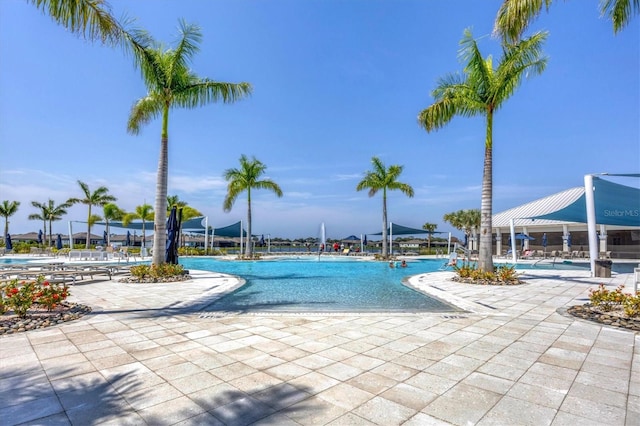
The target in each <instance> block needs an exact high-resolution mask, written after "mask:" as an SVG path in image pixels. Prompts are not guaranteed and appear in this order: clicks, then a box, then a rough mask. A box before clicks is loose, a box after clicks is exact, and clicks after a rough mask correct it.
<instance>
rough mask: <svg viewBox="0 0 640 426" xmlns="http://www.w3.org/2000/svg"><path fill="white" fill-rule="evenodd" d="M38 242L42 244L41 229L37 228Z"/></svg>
mask: <svg viewBox="0 0 640 426" xmlns="http://www.w3.org/2000/svg"><path fill="white" fill-rule="evenodd" d="M38 244H42V229H38Z"/></svg>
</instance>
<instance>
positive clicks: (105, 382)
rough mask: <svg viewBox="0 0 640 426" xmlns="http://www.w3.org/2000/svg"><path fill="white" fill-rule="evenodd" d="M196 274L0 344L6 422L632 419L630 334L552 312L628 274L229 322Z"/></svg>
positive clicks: (639, 345) (638, 389) (635, 401)
mask: <svg viewBox="0 0 640 426" xmlns="http://www.w3.org/2000/svg"><path fill="white" fill-rule="evenodd" d="M191 272H192V274H193V276H194V279H193V280H191V281H188V282H184V283H176V284H123V283H118V282H117V281H115V280H114V281H95V282H91V283H81V284H77V285H75V286H74V287H73V288H72V297H71V299H70V300H71V301H77V302H81V303H83V304H86V305H89V306H91V307H92V308H93V312H92V313H91V314H89V315H86V316H85V317H83V318H81V319H79V320H75V321H72V322H68V323H64V324H61V325H59V326H55V327H51V328H47V329H42V330H35V331H29V332H27V333H21V334H15V335H7V336H2V337H0V424H2V425H16V424H47V425H58V424H59V425H69V424H73V425H88V424H116V425H123V424H150V425H165V424H166V425H170V424H179V425H249V424H252V425H253V424H255V425H285V426H286V425H385V426H387V425H411V426H415V425H449V424H453V425H474V424H477V425H536V426H537V425H558V426H561V425H572V426H573V425H576V424H580V425H620V426H637V425H640V336H639V335H638V334H637V333H632V332H629V331H624V330H621V329H615V328H612V327H607V326H602V325H599V324H595V323H591V322H587V321H584V320H578V319H576V318H573V317H570V316H567V315H566V314H563V311H562V308H566V307H569V306H571V305H577V304H584V303H585V302H586V301H587V300H588V289H589V288H594V287H595V286H597V285H598V284H599V283H601V282H604V283H605V284H606V285H607V286H608V287H610V288H611V289H614V288H615V287H616V286H617V285H619V284H625V285H626V287H627V289H629V288H630V287H632V286H633V282H632V280H633V279H634V277H633V275H632V274H615V273H614V274H613V277H612V278H590V277H588V273H586V272H581V271H556V270H529V271H524V275H523V278H524V279H525V280H526V284H523V285H519V286H508V287H506V286H505V287H495V286H490V287H488V286H477V285H469V284H460V283H455V282H452V281H450V280H449V279H448V278H449V277H450V276H451V275H452V273H451V272H437V273H431V274H421V275H419V276H415V277H413V278H412V280H411V282H412V284H413V285H414V286H415V287H417V288H420V289H421V290H423V291H425V292H427V293H430V294H433V295H436V296H438V297H441V298H443V299H445V300H447V301H449V302H452V303H455V304H456V305H458V306H461V307H463V308H465V309H467V311H466V312H463V313H461V312H452V313H450V314H442V313H439V314H424V313H420V314H413V313H406V314H304V313H300V314H259V315H258V314H256V315H252V314H244V315H224V314H221V313H218V312H207V311H206V306H207V305H208V304H209V303H210V301H211V300H212V298H215V297H216V295H218V294H220V293H221V292H223V291H226V290H228V289H229V288H231V287H233V286H234V285H235V284H236V281H235V279H234V278H232V277H228V276H224V275H221V274H217V273H204V272H198V271H191ZM202 309H205V310H204V311H202Z"/></svg>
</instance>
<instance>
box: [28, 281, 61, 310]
mask: <svg viewBox="0 0 640 426" xmlns="http://www.w3.org/2000/svg"><path fill="white" fill-rule="evenodd" d="M68 296H69V289H68V287H67V286H66V285H63V286H61V285H59V284H50V283H49V282H48V281H44V282H43V283H41V284H40V285H39V288H38V289H37V293H36V300H35V302H36V303H37V304H39V305H42V306H44V307H46V308H47V311H51V310H53V309H54V308H55V307H56V306H57V305H58V304H59V303H60V302H62V301H63V300H65V299H66V298H67V297H68Z"/></svg>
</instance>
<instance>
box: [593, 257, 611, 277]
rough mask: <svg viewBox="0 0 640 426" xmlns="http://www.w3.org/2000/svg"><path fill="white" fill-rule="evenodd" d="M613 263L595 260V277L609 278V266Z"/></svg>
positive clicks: (605, 260)
mask: <svg viewBox="0 0 640 426" xmlns="http://www.w3.org/2000/svg"><path fill="white" fill-rule="evenodd" d="M612 264H613V262H612V261H611V260H609V259H596V277H599V278H611V265H612Z"/></svg>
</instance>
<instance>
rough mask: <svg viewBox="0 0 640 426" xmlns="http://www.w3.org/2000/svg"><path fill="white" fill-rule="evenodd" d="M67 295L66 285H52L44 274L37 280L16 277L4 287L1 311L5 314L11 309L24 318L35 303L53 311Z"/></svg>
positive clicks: (0, 303)
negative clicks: (21, 279) (24, 279)
mask: <svg viewBox="0 0 640 426" xmlns="http://www.w3.org/2000/svg"><path fill="white" fill-rule="evenodd" d="M67 297H69V290H68V288H67V286H66V285H65V286H60V285H58V284H53V285H51V284H50V283H49V282H48V281H45V279H44V277H43V276H42V275H40V276H39V277H38V278H37V280H36V281H35V282H34V281H18V280H17V279H14V280H12V281H11V282H9V284H7V285H6V286H4V287H2V297H1V298H0V300H1V302H0V305H2V306H0V312H1V313H3V314H4V313H5V312H7V311H8V310H9V309H10V310H13V312H14V313H15V314H16V315H17V316H19V317H20V318H24V317H26V316H27V312H28V311H29V309H31V307H32V306H33V305H34V304H38V305H42V306H44V307H46V308H47V310H48V311H51V310H52V309H54V308H55V307H56V306H57V305H58V304H60V303H62V302H63V301H65V300H66V299H67Z"/></svg>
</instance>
